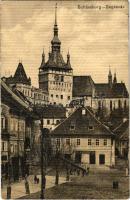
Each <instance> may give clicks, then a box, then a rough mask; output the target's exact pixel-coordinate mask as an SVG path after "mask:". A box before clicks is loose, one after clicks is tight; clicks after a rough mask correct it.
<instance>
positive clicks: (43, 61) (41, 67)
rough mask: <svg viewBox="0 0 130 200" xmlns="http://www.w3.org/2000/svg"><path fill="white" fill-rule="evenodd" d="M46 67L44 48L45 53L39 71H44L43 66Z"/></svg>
mask: <svg viewBox="0 0 130 200" xmlns="http://www.w3.org/2000/svg"><path fill="white" fill-rule="evenodd" d="M44 65H45V53H44V48H43V52H42V62H41V66H40V67H39V70H41V69H43V66H44Z"/></svg>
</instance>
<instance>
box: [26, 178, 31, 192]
mask: <svg viewBox="0 0 130 200" xmlns="http://www.w3.org/2000/svg"><path fill="white" fill-rule="evenodd" d="M25 190H26V194H30V189H29V183H28V180H27V175H26V176H25Z"/></svg>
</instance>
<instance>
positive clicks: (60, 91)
mask: <svg viewBox="0 0 130 200" xmlns="http://www.w3.org/2000/svg"><path fill="white" fill-rule="evenodd" d="M72 83H73V69H72V68H71V63H70V54H69V53H68V54H67V60H66V62H65V61H64V59H63V57H62V54H61V41H60V40H59V37H58V25H57V4H56V6H55V23H54V36H53V39H52V41H51V51H50V52H49V55H48V60H47V62H45V54H44V52H43V54H42V62H41V66H40V68H39V88H41V89H43V90H45V91H47V92H48V93H49V102H50V103H52V104H62V105H63V106H66V105H67V104H69V102H70V101H71V100H72Z"/></svg>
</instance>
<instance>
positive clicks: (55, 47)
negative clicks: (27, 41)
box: [51, 3, 61, 52]
mask: <svg viewBox="0 0 130 200" xmlns="http://www.w3.org/2000/svg"><path fill="white" fill-rule="evenodd" d="M51 44H52V52H60V45H61V42H60V40H59V38H58V25H57V3H56V4H55V23H54V37H53V39H52V41H51Z"/></svg>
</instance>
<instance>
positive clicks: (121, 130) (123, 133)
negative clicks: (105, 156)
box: [113, 120, 129, 140]
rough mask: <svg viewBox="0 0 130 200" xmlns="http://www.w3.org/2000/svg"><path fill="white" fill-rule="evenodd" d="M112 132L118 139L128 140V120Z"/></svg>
mask: <svg viewBox="0 0 130 200" xmlns="http://www.w3.org/2000/svg"><path fill="white" fill-rule="evenodd" d="M113 132H114V133H115V134H116V135H117V137H118V138H119V139H122V140H123V139H124V140H125V139H128V138H129V120H126V121H125V122H122V123H121V124H120V125H119V126H118V127H116V128H115V129H114V130H113Z"/></svg>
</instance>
